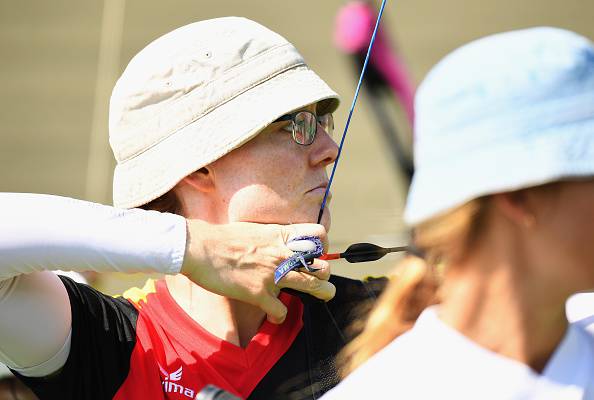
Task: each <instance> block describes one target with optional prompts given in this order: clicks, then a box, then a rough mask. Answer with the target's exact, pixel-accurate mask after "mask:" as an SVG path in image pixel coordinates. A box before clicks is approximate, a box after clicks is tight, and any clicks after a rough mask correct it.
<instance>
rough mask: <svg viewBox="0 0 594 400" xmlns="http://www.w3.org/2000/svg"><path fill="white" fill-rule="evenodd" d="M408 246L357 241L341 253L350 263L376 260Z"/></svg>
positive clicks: (403, 249)
mask: <svg viewBox="0 0 594 400" xmlns="http://www.w3.org/2000/svg"><path fill="white" fill-rule="evenodd" d="M407 248H408V247H407V246H401V247H390V248H384V247H380V246H377V245H375V244H371V243H355V244H352V245H350V246H349V247H348V248H347V249H346V251H345V252H344V253H341V254H340V257H341V258H344V259H345V260H347V261H348V262H350V263H360V262H367V261H376V260H379V259H380V258H382V257H383V256H385V255H386V254H388V253H394V252H397V251H405V250H407Z"/></svg>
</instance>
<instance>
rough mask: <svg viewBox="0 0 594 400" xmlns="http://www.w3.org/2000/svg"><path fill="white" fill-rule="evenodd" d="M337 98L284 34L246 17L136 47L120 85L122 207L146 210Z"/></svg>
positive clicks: (116, 148)
mask: <svg viewBox="0 0 594 400" xmlns="http://www.w3.org/2000/svg"><path fill="white" fill-rule="evenodd" d="M338 102H339V100H338V95H337V94H336V93H335V92H334V91H333V90H332V89H330V87H329V86H328V85H327V84H326V83H325V82H324V81H323V80H322V79H321V78H320V77H318V76H317V75H316V74H315V73H314V72H313V71H312V70H311V69H309V67H308V66H307V65H306V63H305V61H304V60H303V57H302V56H301V55H300V54H299V52H298V51H297V49H295V47H294V46H293V45H292V44H291V43H289V42H288V41H287V40H286V39H284V38H283V37H282V36H280V35H278V34H276V33H274V32H272V31H271V30H269V29H267V28H265V27H264V26H262V25H260V24H258V23H256V22H254V21H250V20H248V19H245V18H238V17H226V18H217V19H212V20H207V21H200V22H196V23H193V24H190V25H187V26H184V27H181V28H179V29H176V30H174V31H173V32H170V33H168V34H166V35H164V36H162V37H160V38H158V39H157V40H155V41H154V42H152V43H150V44H149V45H148V46H147V47H145V48H144V49H143V50H142V51H140V53H138V54H137V55H136V56H135V57H134V58H133V59H132V61H130V64H129V65H128V66H127V68H126V70H125V71H124V73H123V74H122V76H121V78H120V79H119V80H118V82H117V83H116V85H115V88H114V90H113V93H112V96H111V101H110V111H109V141H110V144H111V147H112V149H113V152H114V155H115V158H116V160H117V166H116V168H115V172H114V179H113V198H114V205H115V206H117V207H122V208H132V207H138V206H141V205H143V204H146V203H148V202H150V201H152V200H154V199H156V198H158V197H159V196H161V195H163V194H165V193H166V192H167V191H169V190H170V189H171V188H173V186H175V185H176V184H177V183H178V182H179V181H180V180H181V179H183V178H184V177H185V176H187V175H189V174H191V173H192V172H194V171H196V170H198V169H200V168H202V167H204V166H205V165H208V164H210V163H211V162H213V161H215V160H217V159H218V158H220V157H222V156H224V155H225V154H227V153H229V152H230V151H232V150H233V149H236V148H237V147H239V146H241V145H242V144H244V143H246V142H247V141H249V140H250V139H252V138H253V137H255V136H256V135H257V134H258V133H259V132H260V131H261V130H262V129H263V128H265V127H266V126H267V125H269V124H270V123H271V122H273V121H275V120H276V119H277V118H278V117H280V116H281V115H283V114H286V113H288V112H291V111H294V110H296V109H299V108H302V107H304V106H306V105H308V104H313V103H318V112H320V113H324V112H333V111H334V110H335V109H336V108H337V107H338Z"/></svg>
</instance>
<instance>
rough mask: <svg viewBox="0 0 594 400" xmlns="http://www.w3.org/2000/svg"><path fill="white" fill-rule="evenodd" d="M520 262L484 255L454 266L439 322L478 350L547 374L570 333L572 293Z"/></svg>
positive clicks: (446, 280) (444, 290) (446, 282)
mask: <svg viewBox="0 0 594 400" xmlns="http://www.w3.org/2000/svg"><path fill="white" fill-rule="evenodd" d="M519 261H520V260H518V259H517V258H516V259H509V258H508V259H505V258H502V257H499V258H497V257H493V253H490V254H488V255H487V254H480V252H479V254H475V255H473V256H472V257H469V258H468V259H467V261H466V262H464V263H460V264H458V265H452V266H451V267H450V268H449V269H448V273H447V274H446V276H445V278H444V283H443V286H442V289H441V290H442V293H441V298H442V300H443V301H442V304H441V306H440V318H441V319H442V320H443V321H444V322H446V323H447V324H449V325H450V326H452V327H454V328H455V329H457V330H458V331H459V332H461V333H462V334H464V335H465V336H467V337H468V338H470V339H472V340H473V341H474V342H476V343H478V344H479V345H481V346H483V347H485V348H487V349H489V350H491V351H494V352H496V353H499V354H501V355H503V356H506V357H508V358H511V359H514V360H517V361H520V362H522V363H524V364H526V365H528V366H530V367H531V368H532V369H533V370H535V371H537V372H542V370H543V369H544V367H545V366H546V364H547V362H548V360H549V359H550V357H551V355H552V353H553V352H554V350H555V348H556V347H557V346H558V344H559V343H560V342H561V340H562V338H563V335H564V334H565V331H566V329H567V320H566V317H565V300H566V299H567V297H568V295H569V293H560V290H559V285H558V282H554V281H548V282H547V281H546V280H545V279H543V278H542V277H538V276H534V275H536V274H532V273H530V272H529V271H537V270H538V268H525V267H526V265H522V263H521V262H519Z"/></svg>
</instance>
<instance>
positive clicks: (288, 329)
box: [17, 276, 385, 400]
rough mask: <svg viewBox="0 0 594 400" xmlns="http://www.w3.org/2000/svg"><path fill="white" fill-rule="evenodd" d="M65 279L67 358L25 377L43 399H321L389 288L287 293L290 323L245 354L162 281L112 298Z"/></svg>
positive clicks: (258, 339)
mask: <svg viewBox="0 0 594 400" xmlns="http://www.w3.org/2000/svg"><path fill="white" fill-rule="evenodd" d="M60 279H61V280H62V282H63V283H64V286H65V287H66V290H67V292H68V296H69V298H70V305H71V310H72V339H71V347H70V352H69V356H68V360H67V361H66V364H65V365H64V367H63V368H62V370H61V371H60V372H59V373H58V374H56V375H54V376H51V377H47V378H27V377H23V376H19V378H20V379H21V380H22V381H23V382H25V384H27V385H28V386H29V387H30V388H31V389H33V391H34V392H35V393H36V394H37V396H38V397H39V398H40V399H41V400H45V399H52V400H53V399H60V400H67V399H73V400H81V399H85V400H109V399H116V400H141V399H142V400H164V399H167V400H185V399H194V398H196V396H197V394H198V392H199V391H200V390H201V389H202V388H203V387H204V386H205V385H207V384H214V385H216V386H218V387H220V388H222V389H224V390H227V391H229V392H231V393H233V394H235V395H236V396H239V397H241V398H243V399H249V400H253V399H261V400H269V399H279V400H281V399H287V400H289V399H290V400H313V399H317V398H319V397H320V396H321V395H322V394H323V393H324V392H326V391H328V390H330V389H331V388H332V387H333V386H335V385H336V384H337V383H338V374H337V371H336V366H335V363H334V358H335V356H336V354H337V353H338V352H339V351H340V350H341V349H342V347H343V346H344V345H345V343H346V335H345V333H344V332H345V331H346V330H347V328H348V327H349V326H350V325H351V323H352V321H353V316H355V315H356V316H360V312H359V311H357V312H356V313H355V314H353V312H352V311H353V310H358V309H360V307H359V306H360V305H361V303H363V302H365V301H367V300H369V299H373V298H374V297H375V295H376V294H377V293H378V292H379V291H380V290H381V289H382V288H383V287H384V286H385V280H384V279H381V280H373V281H367V282H362V281H358V280H352V279H347V278H341V277H337V276H332V277H331V278H330V281H331V282H332V283H333V284H334V285H335V286H336V289H337V292H336V296H335V298H334V299H332V300H331V301H329V302H328V303H324V302H321V301H316V300H312V299H313V298H309V296H307V297H304V298H303V300H302V299H300V298H298V297H295V296H292V295H290V294H287V293H281V296H280V299H281V301H282V302H283V303H284V304H285V305H286V306H287V308H288V315H287V318H286V320H285V322H284V323H282V324H280V325H274V324H271V323H269V322H264V323H263V324H262V326H261V327H260V329H259V331H258V333H257V334H256V335H255V336H254V337H253V339H252V340H251V342H250V343H249V344H248V346H247V347H245V348H242V347H238V346H235V345H233V344H231V343H229V342H226V341H224V340H222V339H219V338H218V337H216V336H214V335H212V334H210V333H209V332H207V331H206V330H204V329H203V328H202V327H201V326H200V325H199V324H198V323H196V322H195V321H194V320H193V319H192V318H191V317H190V316H189V315H187V314H186V313H185V312H184V311H183V310H182V309H181V308H180V306H179V305H178V304H177V303H176V302H175V301H174V299H173V298H172V297H171V295H170V293H169V291H168V289H167V286H166V284H165V282H164V281H154V280H149V281H148V282H147V284H146V285H145V287H144V288H142V289H132V290H129V291H127V292H126V293H125V295H124V296H123V297H116V298H114V297H111V296H107V295H104V294H103V293H101V292H99V291H97V290H96V289H93V288H91V287H89V286H87V285H83V284H79V283H76V282H74V281H72V280H71V279H69V278H66V277H60ZM17 375H18V374H17Z"/></svg>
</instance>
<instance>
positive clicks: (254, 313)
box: [165, 275, 266, 347]
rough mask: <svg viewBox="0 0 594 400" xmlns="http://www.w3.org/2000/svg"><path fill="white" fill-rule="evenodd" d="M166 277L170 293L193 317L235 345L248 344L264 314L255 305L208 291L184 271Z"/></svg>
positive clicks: (204, 326)
mask: <svg viewBox="0 0 594 400" xmlns="http://www.w3.org/2000/svg"><path fill="white" fill-rule="evenodd" d="M165 280H166V282H167V287H168V288H169V292H170V293H171V296H172V297H173V298H174V300H175V301H176V302H177V303H178V304H179V305H180V307H181V308H182V309H183V310H184V311H185V312H186V313H187V314H188V315H189V316H190V317H191V318H192V319H193V320H194V321H196V322H197V323H198V324H200V326H202V327H203V328H204V329H206V330H207V331H208V332H210V333H211V334H213V335H214V336H216V337H218V338H220V339H223V340H225V341H227V342H229V343H232V344H234V345H236V346H241V347H247V345H248V344H249V343H250V341H251V339H252V338H253V337H254V336H255V334H256V333H257V332H258V329H259V328H260V326H261V325H262V323H263V322H264V319H265V318H266V314H265V313H264V312H263V311H261V310H260V309H259V308H258V307H255V306H252V305H250V304H247V303H243V302H240V301H237V300H233V299H229V298H227V297H223V296H220V295H218V294H215V293H212V292H209V291H207V290H205V289H203V288H201V287H200V286H198V285H196V284H194V283H192V282H191V281H190V280H189V279H188V278H186V277H185V276H183V275H175V276H166V277H165Z"/></svg>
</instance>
